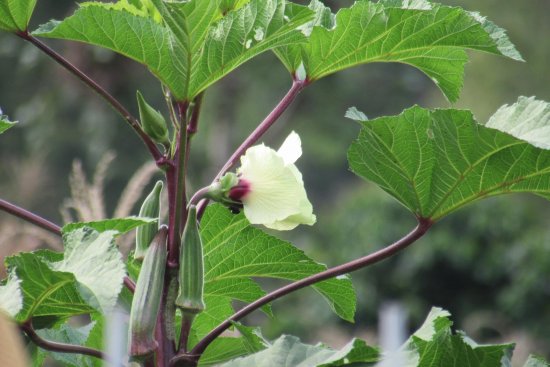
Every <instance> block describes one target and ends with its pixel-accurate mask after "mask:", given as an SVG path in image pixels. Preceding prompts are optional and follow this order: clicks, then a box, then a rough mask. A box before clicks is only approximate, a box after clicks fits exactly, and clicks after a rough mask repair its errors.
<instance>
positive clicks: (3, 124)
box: [0, 5, 17, 134]
mask: <svg viewBox="0 0 550 367" xmlns="http://www.w3.org/2000/svg"><path fill="white" fill-rule="evenodd" d="M0 6H1V5H0ZM15 124H17V121H10V120H9V119H8V116H5V115H2V110H0V134H2V133H3V132H4V131H6V130H8V129H9V128H11V127H14V126H15Z"/></svg>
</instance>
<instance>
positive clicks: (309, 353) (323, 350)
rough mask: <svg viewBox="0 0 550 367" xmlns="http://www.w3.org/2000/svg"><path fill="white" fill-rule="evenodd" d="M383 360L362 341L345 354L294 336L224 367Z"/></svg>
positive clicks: (322, 366)
mask: <svg viewBox="0 0 550 367" xmlns="http://www.w3.org/2000/svg"><path fill="white" fill-rule="evenodd" d="M378 359H379V352H378V350H377V349H376V348H373V347H369V346H367V345H366V343H365V342H364V341H362V340H359V339H353V340H352V341H350V342H349V343H348V344H347V345H345V346H344V347H343V348H342V349H341V350H339V351H337V350H333V349H330V348H328V347H326V346H324V345H322V344H318V345H315V346H314V345H307V344H302V343H301V342H300V340H299V339H298V338H296V337H294V336H290V335H283V336H281V337H280V338H279V339H277V340H276V341H275V342H273V345H271V346H270V347H269V348H267V349H265V350H263V351H261V352H258V353H256V354H253V355H250V356H247V357H244V358H238V359H235V360H233V361H230V362H227V363H224V364H222V366H223V367H248V366H262V367H286V366H295V367H332V366H346V365H351V364H353V363H369V365H370V363H374V362H376V361H378Z"/></svg>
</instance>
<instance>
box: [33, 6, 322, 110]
mask: <svg viewBox="0 0 550 367" xmlns="http://www.w3.org/2000/svg"><path fill="white" fill-rule="evenodd" d="M152 3H153V4H154V5H155V7H156V9H157V10H158V11H159V13H160V15H161V16H162V18H163V20H164V23H157V22H156V21H155V20H154V17H151V16H144V15H143V13H141V12H139V11H136V10H135V9H132V8H131V7H130V8H129V7H127V6H114V5H113V4H104V3H99V2H93V3H85V4H84V6H82V7H81V8H80V9H78V10H77V11H76V12H75V14H74V15H72V16H70V17H68V18H66V19H65V20H63V21H61V22H57V21H52V22H50V23H47V24H45V25H43V26H41V27H40V28H39V29H38V30H37V31H35V32H33V34H34V35H37V36H42V37H51V38H61V39H68V40H74V41H80V42H86V43H90V44H93V45H97V46H101V47H105V48H109V49H111V50H113V51H115V52H118V53H120V54H122V55H125V56H127V57H130V58H132V59H134V60H136V61H138V62H140V63H142V64H145V65H146V66H147V67H148V68H149V69H150V70H151V72H152V73H153V74H154V75H156V76H157V77H158V78H159V79H160V80H161V81H162V82H163V83H164V84H165V85H167V86H168V88H169V89H170V90H171V91H172V93H173V95H174V97H176V98H177V99H179V100H192V99H193V98H194V97H196V96H197V95H198V94H199V93H201V92H202V91H203V90H204V89H206V88H207V87H208V86H209V85H211V84H213V83H214V82H216V81H217V80H219V79H221V78H222V77H224V76H225V75H227V74H228V73H229V72H231V71H232V70H234V69H235V68H237V67H238V66H240V65H242V64H243V63H244V62H246V61H248V60H250V59H251V58H252V57H254V56H257V55H258V54H260V53H262V52H264V51H267V50H270V49H272V48H275V47H282V46H286V45H289V44H295V43H300V42H305V37H304V36H303V35H302V33H301V32H299V31H297V30H296V28H297V27H299V26H300V25H302V24H303V23H305V22H307V21H309V20H310V18H311V16H312V14H311V12H310V11H309V10H308V9H307V8H305V7H301V9H302V10H301V11H296V12H295V14H294V16H293V17H292V18H289V19H288V20H287V19H286V18H285V14H284V11H285V4H286V1H284V0H252V1H250V2H246V4H245V2H244V1H236V2H233V3H232V4H229V5H230V6H232V7H236V8H237V9H236V10H233V11H229V12H228V13H226V14H225V16H224V14H222V12H221V10H220V6H226V5H228V4H227V1H225V2H224V4H225V5H224V4H222V3H221V0H216V1H199V0H191V1H185V2H165V1H162V0H152ZM296 9H298V8H296Z"/></svg>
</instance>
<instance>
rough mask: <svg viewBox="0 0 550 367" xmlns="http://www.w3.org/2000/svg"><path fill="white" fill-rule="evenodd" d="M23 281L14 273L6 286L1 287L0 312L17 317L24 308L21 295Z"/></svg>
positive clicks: (9, 277) (9, 275)
mask: <svg viewBox="0 0 550 367" xmlns="http://www.w3.org/2000/svg"><path fill="white" fill-rule="evenodd" d="M20 283H21V281H20V280H19V279H18V278H17V276H16V275H15V273H14V272H13V271H12V272H10V273H9V274H8V279H7V280H6V283H5V284H4V285H1V286H0V312H3V313H6V314H7V315H9V316H11V317H15V315H17V314H18V313H19V311H21V309H22V308H23V295H22V294H21V287H20Z"/></svg>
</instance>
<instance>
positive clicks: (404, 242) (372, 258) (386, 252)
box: [189, 218, 432, 358]
mask: <svg viewBox="0 0 550 367" xmlns="http://www.w3.org/2000/svg"><path fill="white" fill-rule="evenodd" d="M431 225H432V222H431V221H430V220H429V219H423V218H420V219H419V220H418V225H417V226H416V228H415V229H414V230H412V231H411V232H410V233H409V234H407V235H406V236H405V237H403V238H401V239H400V240H398V241H396V242H394V243H393V244H391V245H389V246H387V247H384V248H383V249H381V250H378V251H376V252H374V253H372V254H370V255H367V256H364V257H362V258H359V259H355V260H352V261H350V262H347V263H345V264H342V265H339V266H335V267H333V268H330V269H327V270H325V271H323V272H321V273H318V274H314V275H312V276H309V277H307V278H304V279H301V280H298V281H296V282H294V283H291V284H288V285H286V286H284V287H281V288H279V289H277V290H275V291H273V292H271V293H269V294H267V295H265V296H263V297H262V298H259V299H258V300H256V301H254V302H252V303H250V304H249V305H247V306H245V307H243V308H242V309H240V310H239V311H238V312H236V313H235V314H234V315H233V316H231V317H229V318H228V319H226V320H225V321H223V322H222V323H221V324H219V325H218V326H217V327H216V328H215V329H213V330H212V331H211V332H210V333H209V334H208V335H206V336H205V337H204V338H203V339H202V340H201V341H199V342H198V343H197V344H196V345H195V347H194V348H193V350H191V352H190V353H189V355H191V356H200V355H201V354H202V353H203V352H204V351H205V349H206V348H207V347H208V345H210V343H212V342H213V341H214V340H215V339H216V338H217V337H218V336H220V335H221V334H222V333H223V332H224V331H225V330H227V329H228V328H229V327H230V326H231V325H232V323H233V322H235V321H238V320H240V319H242V318H243V317H245V316H247V315H248V314H250V313H251V312H253V311H255V310H257V309H259V308H260V307H262V306H264V305H266V304H268V303H270V302H272V301H274V300H276V299H278V298H281V297H283V296H286V295H288V294H289V293H292V292H294V291H297V290H298V289H302V288H304V287H307V286H310V285H312V284H315V283H318V282H321V281H323V280H326V279H330V278H334V277H336V276H338V275H344V274H347V273H350V272H352V271H355V270H358V269H361V268H364V267H365V266H367V265H372V264H374V263H377V262H379V261H381V260H384V259H386V258H388V257H390V256H392V255H394V254H395V253H397V252H399V251H401V250H403V249H404V248H406V247H408V246H409V245H410V244H412V243H414V242H415V241H416V240H418V239H419V238H420V237H422V236H423V235H424V234H425V233H426V231H427V230H428V229H429V228H430V227H431ZM195 358H196V357H195Z"/></svg>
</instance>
